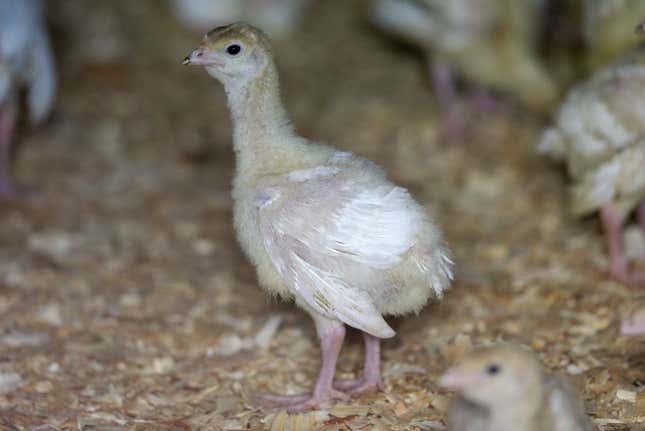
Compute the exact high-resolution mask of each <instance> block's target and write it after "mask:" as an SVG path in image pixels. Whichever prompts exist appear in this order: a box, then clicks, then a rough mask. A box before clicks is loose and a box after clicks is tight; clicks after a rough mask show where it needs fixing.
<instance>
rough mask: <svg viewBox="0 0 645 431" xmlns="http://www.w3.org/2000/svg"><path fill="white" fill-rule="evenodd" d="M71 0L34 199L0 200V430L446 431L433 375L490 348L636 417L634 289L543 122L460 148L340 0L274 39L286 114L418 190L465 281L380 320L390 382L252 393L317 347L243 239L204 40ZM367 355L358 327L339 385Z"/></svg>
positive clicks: (405, 71) (312, 367)
mask: <svg viewBox="0 0 645 431" xmlns="http://www.w3.org/2000/svg"><path fill="white" fill-rule="evenodd" d="M69 3H74V5H70V4H69ZM83 4H84V3H83V2H80V3H79V2H65V1H63V0H56V1H54V0H52V1H51V5H52V11H51V12H52V13H51V15H52V22H53V25H54V28H55V35H56V36H55V41H56V46H57V51H58V52H57V56H58V58H59V63H60V70H61V79H62V82H61V85H62V86H61V90H60V98H59V101H58V104H57V107H56V112H55V115H54V116H53V118H52V120H51V122H50V123H49V124H48V125H47V126H46V127H45V128H43V129H41V130H39V131H38V132H36V133H34V134H28V135H26V137H25V142H24V145H23V146H22V148H21V151H20V153H19V157H18V163H17V168H16V169H17V176H18V178H19V180H20V182H21V183H22V184H23V185H26V186H27V187H28V188H29V189H30V190H31V193H29V197H28V198H27V199H24V200H22V201H19V202H14V203H10V204H5V205H4V206H2V208H1V209H0V226H2V229H0V316H1V318H0V376H1V378H2V387H0V429H7V430H27V429H29V430H32V429H33V430H80V429H83V430H93V429H96V430H116V429H128V430H133V429H136V430H190V429H193V430H198V429H209V430H211V429H213V430H220V429H221V430H238V429H274V430H280V429H290V430H306V429H318V428H320V429H327V430H335V429H347V430H349V429H352V430H357V429H366V430H367V429H375V430H376V429H380V430H440V429H442V428H443V423H442V419H443V416H444V412H445V409H446V405H447V402H448V400H449V396H450V394H447V393H446V392H444V391H442V390H441V389H439V388H438V386H437V384H436V380H437V376H438V375H439V373H441V371H442V370H444V369H445V368H446V367H447V366H448V365H449V364H450V363H451V361H453V360H454V359H455V358H456V357H458V356H459V354H460V353H461V352H462V351H463V350H464V349H466V348H468V347H469V346H470V345H471V344H477V343H481V342H487V341H491V340H506V341H512V342H518V343H526V344H528V345H530V346H532V347H533V348H534V349H535V350H537V351H538V352H539V354H540V356H541V357H542V359H543V360H544V362H545V364H546V365H547V366H548V367H550V368H552V369H554V370H559V371H562V372H565V373H568V374H569V375H570V376H571V378H572V379H573V380H574V381H575V382H576V383H577V384H578V387H579V388H580V390H581V392H582V393H583V394H584V397H585V401H586V405H587V409H588V411H589V414H590V415H591V416H592V417H594V418H596V419H600V420H601V421H600V422H599V423H600V424H602V425H603V427H604V429H615V430H626V429H630V427H632V426H633V424H635V423H638V422H640V421H643V420H645V403H643V402H642V401H641V399H642V397H640V396H636V397H635V398H634V395H635V393H638V392H639V391H641V390H639V388H638V386H639V385H640V382H643V381H645V343H641V342H640V341H639V340H634V339H626V338H623V337H620V336H618V331H617V320H618V319H619V318H620V317H621V316H622V315H623V314H624V313H625V312H626V310H627V309H628V308H629V303H630V301H631V300H632V299H633V298H634V297H635V296H637V295H638V294H639V291H638V290H635V289H630V288H627V287H625V286H622V285H620V284H618V283H616V282H613V281H611V280H609V279H608V278H607V276H606V259H605V252H604V247H603V241H602V236H601V233H600V230H599V226H598V224H597V221H596V220H594V219H589V220H583V221H576V220H572V219H571V218H570V217H569V216H568V213H567V207H566V191H565V189H564V181H563V175H562V171H561V170H560V169H559V168H558V167H556V166H553V165H552V164H551V163H550V162H548V161H546V160H543V159H541V158H539V157H537V156H535V155H534V150H533V148H534V142H535V138H536V136H537V133H538V131H539V129H540V127H541V120H540V119H537V118H533V117H531V116H530V115H528V114H526V113H522V112H521V111H520V110H518V109H508V108H503V107H502V108H500V109H499V110H497V111H494V112H492V113H488V114H483V113H473V114H472V115H473V117H472V121H471V128H470V134H469V137H468V138H467V139H466V140H465V142H442V141H440V140H439V139H438V136H437V114H436V109H435V105H434V99H433V97H432V94H431V91H430V88H429V85H428V81H427V79H426V76H425V74H424V64H423V60H422V58H421V57H420V56H419V55H417V53H415V52H414V51H412V50H409V49H406V48H404V47H402V46H399V45H396V44H394V43H392V42H390V41H389V40H388V39H386V38H384V37H381V36H379V35H378V34H375V33H374V32H372V31H371V29H370V28H369V27H368V26H366V25H365V24H364V23H363V22H362V21H361V17H360V10H361V7H362V6H363V3H362V2H359V1H355V2H345V1H343V0H333V1H332V0H326V1H324V2H319V3H318V4H317V5H316V6H315V9H314V12H313V13H312V16H311V18H310V19H309V20H308V21H307V24H306V26H305V27H306V28H307V29H308V30H307V31H302V32H300V33H298V34H297V35H295V36H294V37H293V38H292V39H291V40H290V41H288V42H285V43H281V44H279V46H278V47H277V49H276V51H277V53H278V56H279V64H280V68H281V69H282V71H283V82H284V83H285V84H284V94H285V99H286V102H287V104H288V109H289V111H290V113H291V114H292V116H293V119H294V122H295V124H296V125H297V128H298V129H299V130H300V131H301V132H302V133H303V134H306V135H307V136H310V137H313V138H315V139H319V140H322V141H326V142H333V143H335V144H336V145H338V146H340V147H342V148H346V149H350V150H354V151H356V152H358V153H360V154H363V155H365V156H368V157H370V158H372V159H374V160H376V161H377V162H379V163H381V164H382V165H383V166H384V167H385V168H386V169H387V171H388V172H389V174H390V176H391V177H392V178H393V179H394V180H396V181H397V182H399V183H401V184H404V185H406V186H407V187H409V188H410V189H411V190H412V191H413V193H414V194H415V196H416V197H417V198H418V199H419V200H420V201H421V202H422V203H423V204H424V205H425V206H427V207H428V209H429V210H431V211H432V212H433V213H434V214H435V216H436V218H437V220H438V222H439V223H440V225H441V226H442V227H443V228H444V230H445V232H446V237H447V240H448V242H449V244H450V245H451V247H452V249H453V250H454V252H455V256H456V262H457V264H458V271H457V280H456V282H455V284H454V289H453V290H452V291H451V292H450V293H449V294H448V295H447V296H446V298H445V301H444V302H443V303H442V304H441V305H432V306H428V307H426V308H425V309H424V310H423V312H422V313H421V314H420V315H419V316H416V317H409V318H404V319H398V320H394V321H393V325H394V327H395V328H396V330H397V337H396V338H394V339H393V340H388V341H386V342H385V343H384V347H383V361H384V363H383V372H384V376H385V384H386V387H387V390H386V391H385V392H384V393H381V394H378V395H374V396H366V397H363V398H360V399H357V400H355V401H353V402H351V403H348V404H346V405H343V404H336V405H329V406H327V407H326V408H325V409H323V410H321V411H319V412H313V413H310V414H306V415H294V416H287V415H286V414H285V413H284V412H283V411H281V410H280V409H275V408H271V407H268V406H263V405H261V404H259V403H258V402H256V401H254V400H253V394H254V393H255V392H258V391H275V392H282V393H299V392H304V391H306V390H307V389H309V388H310V387H311V385H312V382H313V379H314V378H315V375H316V372H317V369H318V366H319V350H318V347H317V341H316V338H315V333H314V329H313V325H312V323H311V321H310V319H309V318H308V317H307V315H305V314H304V313H302V312H300V311H299V310H298V309H296V308H295V307H293V306H292V305H290V304H283V303H277V302H272V301H271V300H270V299H268V298H267V297H266V296H265V295H264V294H263V293H262V292H261V290H260V289H259V288H258V286H257V283H256V279H255V274H254V270H253V268H252V267H251V266H250V265H249V263H248V262H247V261H246V259H245V258H244V257H243V255H242V254H241V252H240V250H239V248H238V246H237V244H236V242H235V239H234V237H233V232H232V226H231V200H230V198H229V184H230V180H231V176H232V172H233V157H232V151H231V142H230V124H229V120H228V113H227V111H226V106H225V98H224V94H223V91H222V89H221V88H220V86H219V85H218V84H217V83H216V82H215V81H213V80H212V79H211V78H209V77H208V76H207V75H206V74H205V73H204V72H203V71H201V70H197V69H189V68H184V67H182V66H180V65H179V62H180V60H181V59H182V58H183V56H184V55H186V54H187V53H188V51H189V50H190V49H191V48H192V47H194V46H195V44H196V42H197V41H198V40H199V37H198V36H195V35H194V34H190V33H188V32H186V31H184V30H182V28H181V27H180V26H179V25H178V24H177V23H176V22H175V21H174V19H173V18H172V16H171V15H170V14H169V13H168V12H167V10H166V8H165V3H164V2H160V1H151V0H150V1H148V0H146V1H139V2H133V1H114V2H108V1H107V0H104V1H101V2H92V3H91V5H92V6H91V7H92V9H90V8H89V7H90V3H89V2H88V3H87V4H86V5H84V6H83ZM83 8H85V9H83ZM112 31H117V32H119V33H118V35H117V36H114V35H113V34H112V33H111V32H112ZM96 47H99V48H100V49H98V48H96ZM102 50H107V51H108V53H111V54H110V55H107V56H106V58H101V56H100V55H98V54H97V53H99V54H100V53H101V52H103V51H102ZM110 50H112V51H110ZM361 359H362V345H361V339H360V337H359V336H357V334H352V335H351V336H350V337H349V339H348V341H347V343H346V345H345V348H344V349H343V352H342V358H341V360H340V363H339V366H338V374H339V376H340V377H352V376H354V375H355V374H356V372H358V371H360V365H361ZM621 389H622V390H623V391H624V392H620V393H619V395H620V396H617V391H618V390H621ZM641 392H642V391H641ZM621 398H625V399H626V400H624V399H621Z"/></svg>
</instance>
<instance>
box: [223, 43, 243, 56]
mask: <svg viewBox="0 0 645 431" xmlns="http://www.w3.org/2000/svg"><path fill="white" fill-rule="evenodd" d="M240 51H242V47H241V46H240V45H238V44H233V45H229V46H227V47H226V52H227V53H228V55H237V54H239V53H240Z"/></svg>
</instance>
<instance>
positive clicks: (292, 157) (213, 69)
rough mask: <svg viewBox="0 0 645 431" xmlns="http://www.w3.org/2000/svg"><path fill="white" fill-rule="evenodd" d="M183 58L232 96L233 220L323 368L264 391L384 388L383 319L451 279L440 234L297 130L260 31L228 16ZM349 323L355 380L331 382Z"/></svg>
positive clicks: (406, 200)
mask: <svg viewBox="0 0 645 431" xmlns="http://www.w3.org/2000/svg"><path fill="white" fill-rule="evenodd" d="M184 64H193V65H200V66H204V67H205V68H206V70H207V71H208V73H209V74H210V75H212V76H213V77H215V78H216V79H218V80H219V81H220V82H221V83H222V84H223V85H224V88H225V90H226V93H227V95H228V103H229V107H230V110H231V116H232V120H233V126H234V134H233V143H234V149H235V153H236V156H237V157H236V159H237V166H236V173H235V178H234V181H233V200H234V221H235V228H236V231H237V236H238V239H239V241H240V243H241V245H242V248H243V249H244V251H245V252H246V254H247V255H248V257H249V258H250V260H251V261H252V262H253V264H254V265H255V266H256V268H257V273H258V278H259V281H260V284H261V285H262V286H263V287H264V288H265V289H267V290H268V291H269V292H270V293H272V294H274V295H279V296H282V297H284V298H293V299H295V302H296V304H297V305H299V306H300V307H302V308H303V309H304V310H305V311H307V312H308V313H309V314H310V315H311V317H312V318H313V320H314V323H315V325H316V330H317V332H318V335H319V337H320V346H321V351H322V367H321V371H320V374H319V376H318V379H317V381H316V384H315V386H314V390H313V393H312V394H311V395H306V396H296V397H288V396H276V395H273V396H270V395H267V396H265V397H264V398H265V399H267V400H270V401H274V402H281V403H285V404H288V405H290V410H291V411H300V410H306V409H309V408H313V407H316V406H318V405H319V404H320V403H321V402H323V401H326V400H328V399H343V400H344V399H347V395H346V394H345V393H344V392H341V391H340V390H348V391H349V392H350V393H360V392H369V391H375V390H377V389H379V388H382V385H383V383H382V381H381V375H380V347H379V346H380V338H389V337H393V336H394V335H395V333H394V330H393V329H392V328H391V327H390V326H389V325H388V324H387V322H386V321H385V320H384V319H383V317H382V316H383V315H401V314H405V313H411V312H416V311H418V310H419V309H420V308H422V307H423V305H424V304H425V303H426V302H427V301H428V300H429V299H432V298H440V297H441V296H442V294H443V291H444V290H445V289H447V288H448V287H449V285H450V280H451V278H452V274H451V264H452V262H451V260H450V257H449V256H450V255H449V252H448V251H447V250H446V248H444V245H443V242H442V239H441V233H440V232H439V230H438V228H437V227H436V226H435V225H434V223H433V222H432V220H431V219H430V218H429V217H428V215H427V214H426V211H425V210H424V208H423V207H422V206H421V205H419V204H418V203H416V202H415V201H414V200H413V199H412V197H411V196H410V194H409V193H408V191H407V190H405V189H404V188H401V187H397V186H396V185H394V184H392V183H391V182H389V181H388V180H387V179H386V177H385V173H384V172H383V170H382V169H380V168H379V167H378V166H376V165H375V164H373V163H372V162H370V161H368V160H365V159H363V158H361V157H359V156H357V155H355V154H352V153H350V152H347V151H340V150H337V149H335V148H333V147H330V146H326V145H321V144H318V143H315V142H312V141H309V140H308V139H305V138H302V137H300V136H298V135H297V134H296V133H295V132H294V130H293V127H292V126H291V123H290V122H289V119H288V117H287V114H286V112H285V110H284V108H283V106H282V102H281V100H280V92H279V84H278V74H277V70H276V66H275V64H274V61H273V57H272V53H271V48H270V44H269V41H268V39H267V37H266V36H265V35H264V34H263V33H262V32H261V31H260V30H258V29H257V28H255V27H252V26H250V25H248V24H244V23H236V24H232V25H229V26H226V27H220V28H216V29H215V30H213V31H211V32H210V33H208V34H207V35H206V37H205V38H204V41H203V42H202V44H201V46H200V47H199V48H197V49H195V50H194V51H193V52H192V53H191V54H190V55H189V56H188V57H187V58H186V59H185V61H184ZM345 325H349V326H352V327H354V328H357V329H359V330H361V331H363V333H364V338H365V350H366V352H365V368H364V372H363V376H362V378H361V379H358V380H357V381H355V382H351V381H343V382H335V383H334V382H333V375H334V370H335V367H336V360H337V358H338V355H339V353H340V350H341V347H342V343H343V339H344V336H345Z"/></svg>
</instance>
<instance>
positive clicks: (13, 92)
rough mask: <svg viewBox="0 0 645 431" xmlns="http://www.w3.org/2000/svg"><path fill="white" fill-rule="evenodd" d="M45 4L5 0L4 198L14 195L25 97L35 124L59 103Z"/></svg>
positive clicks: (1, 35)
mask: <svg viewBox="0 0 645 431" xmlns="http://www.w3.org/2000/svg"><path fill="white" fill-rule="evenodd" d="M44 14H45V9H44V4H43V2H41V1H40V0H20V1H16V0H0V200H2V199H6V198H8V197H10V196H11V195H12V194H13V193H14V184H13V180H12V178H11V172H10V171H11V158H12V153H13V151H14V148H15V145H14V144H15V140H16V126H17V124H18V122H19V118H20V116H21V115H22V114H23V112H21V105H22V104H21V95H22V94H23V92H26V110H27V112H26V114H27V115H28V117H29V120H30V123H31V124H32V125H34V126H37V125H39V124H40V123H42V122H43V121H44V120H45V119H46V118H47V115H48V114H49V112H50V111H51V108H52V105H53V104H54V97H55V94H56V70H55V66H54V58H53V54H52V50H51V46H50V42H49V35H48V33H47V28H46V24H45V16H44Z"/></svg>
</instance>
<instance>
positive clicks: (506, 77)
mask: <svg viewBox="0 0 645 431" xmlns="http://www.w3.org/2000/svg"><path fill="white" fill-rule="evenodd" d="M543 1H544V0H526V1H516V0H451V1H444V0H373V8H372V15H371V16H372V21H373V22H374V23H375V24H376V25H378V26H379V27H381V28H383V29H385V30H387V31H389V32H391V33H393V34H396V35H399V36H400V37H403V38H404V39H407V40H408V41H410V42H412V43H415V44H417V45H419V46H420V47H422V48H423V49H424V50H426V51H427V52H428V54H429V56H430V57H431V59H432V75H433V80H434V86H435V92H436V94H437V97H438V99H439V103H440V105H441V106H442V110H443V111H444V112H446V113H448V114H450V110H451V109H452V106H453V102H454V98H455V96H454V94H455V90H454V82H453V78H452V72H451V69H453V68H454V69H455V70H456V71H457V72H458V73H459V74H460V75H461V76H462V77H464V78H465V79H467V80H469V81H471V82H473V83H476V84H479V85H482V86H485V87H488V88H491V89H494V90H498V91H502V92H505V93H507V94H509V95H512V96H515V97H517V98H518V99H519V100H520V101H522V102H523V103H524V104H525V105H527V106H528V107H530V108H531V109H535V110H538V111H545V110H546V109H547V108H548V107H550V106H551V105H552V104H553V103H554V101H555V99H556V97H557V93H558V90H557V88H556V85H555V84H554V82H553V81H552V79H551V78H550V76H549V74H548V72H547V70H546V68H545V66H544V64H543V63H542V62H541V60H540V58H539V55H538V53H537V44H538V39H539V37H540V28H539V22H540V20H539V17H540V16H541V15H542V14H543V13H544V5H543Z"/></svg>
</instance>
